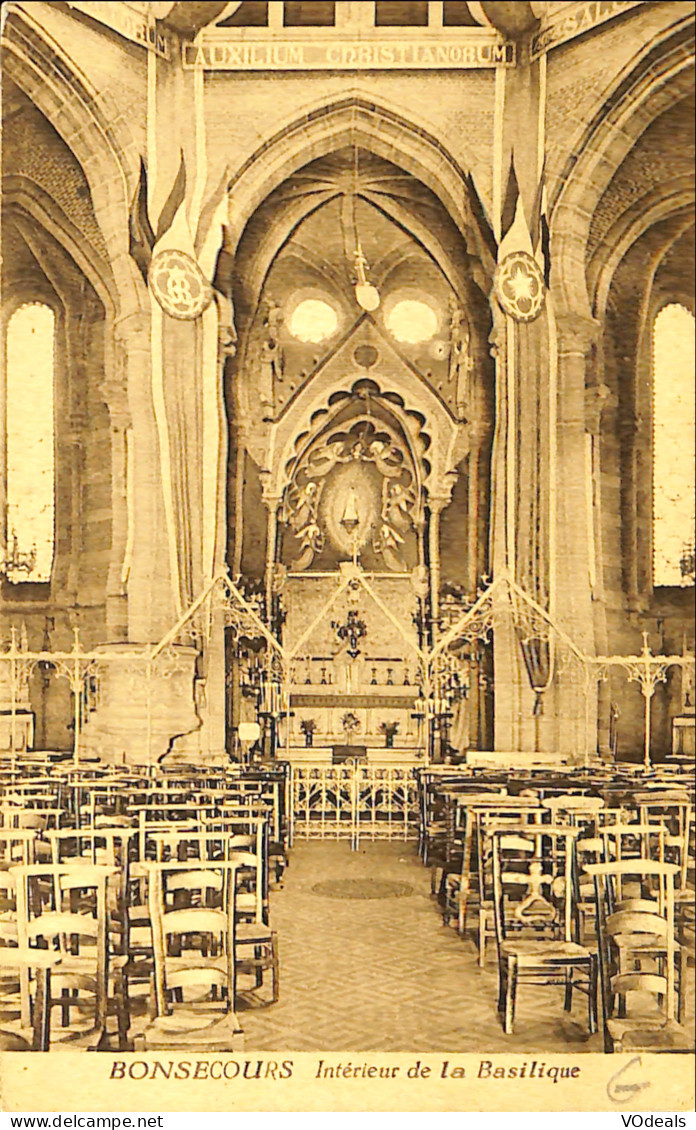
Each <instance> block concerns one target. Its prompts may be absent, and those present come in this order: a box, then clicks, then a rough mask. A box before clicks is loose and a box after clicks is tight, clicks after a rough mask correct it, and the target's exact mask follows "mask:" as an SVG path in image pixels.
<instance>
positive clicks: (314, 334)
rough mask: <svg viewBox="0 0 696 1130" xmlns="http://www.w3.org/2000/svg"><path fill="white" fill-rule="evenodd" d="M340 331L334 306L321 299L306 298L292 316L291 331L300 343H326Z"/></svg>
mask: <svg viewBox="0 0 696 1130" xmlns="http://www.w3.org/2000/svg"><path fill="white" fill-rule="evenodd" d="M337 329H338V315H337V314H336V311H335V310H334V308H333V306H329V303H328V302H322V300H321V299H320V298H305V299H304V300H303V301H302V302H299V303H298V304H297V306H296V307H295V309H294V310H293V312H292V314H291V315H290V323H289V330H290V333H291V334H292V336H293V337H296V338H298V339H299V340H300V341H308V342H312V343H316V342H318V341H325V340H326V338H327V337H331V335H332V334H334V333H335V332H336V330H337Z"/></svg>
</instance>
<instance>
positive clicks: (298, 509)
mask: <svg viewBox="0 0 696 1130" xmlns="http://www.w3.org/2000/svg"><path fill="white" fill-rule="evenodd" d="M320 495H321V490H320V487H319V483H317V482H314V480H313V479H310V481H309V482H308V483H305V484H304V486H299V487H298V486H297V485H293V486H292V487H291V488H290V490H289V491H288V492H287V495H286V498H285V502H284V504H283V511H282V518H283V521H284V522H287V524H288V525H289V526H290V528H291V529H292V531H293V533H294V534H295V537H296V538H297V539H298V541H299V543H300V555H299V557H298V558H297V559H296V560H295V561H294V562H293V567H294V568H295V569H306V568H307V566H308V565H311V563H312V560H313V558H314V554H315V553H320V552H321V550H322V549H323V548H324V535H323V533H322V532H321V530H320V529H319V525H318V523H317V508H318V506H319V498H320Z"/></svg>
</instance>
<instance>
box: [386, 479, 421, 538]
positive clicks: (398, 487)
mask: <svg viewBox="0 0 696 1130" xmlns="http://www.w3.org/2000/svg"><path fill="white" fill-rule="evenodd" d="M384 488H386V489H384ZM384 488H383V496H384V497H383V503H382V506H383V513H384V516H385V517H386V519H387V521H388V522H389V524H390V525H391V526H395V527H396V528H397V529H400V530H406V529H408V527H409V526H410V524H411V514H412V511H413V506H414V503H415V501H416V495H415V491H414V490H413V487H411V486H405V485H404V484H403V483H395V482H389V481H387V480H385V482H384ZM402 540H403V539H402Z"/></svg>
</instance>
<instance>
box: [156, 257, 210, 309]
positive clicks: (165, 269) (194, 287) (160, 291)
mask: <svg viewBox="0 0 696 1130" xmlns="http://www.w3.org/2000/svg"><path fill="white" fill-rule="evenodd" d="M148 280H149V283H150V289H151V290H152V293H153V294H154V296H155V298H156V299H157V301H158V302H159V304H160V306H161V307H162V309H163V310H164V312H165V314H169V316H170V318H178V319H179V320H180V321H186V322H188V321H193V319H194V318H199V317H200V315H201V314H202V313H203V311H204V310H206V309H207V308H208V306H209V305H210V301H211V299H212V297H213V291H212V288H211V286H210V283H209V282H208V281H207V279H206V277H205V275H204V274H203V272H202V271H201V269H200V267H199V266H198V263H197V262H196V260H195V259H194V258H193V257H192V256H191V255H187V253H186V252H185V251H176V250H174V249H172V250H169V251H160V252H158V254H157V255H155V256H154V258H153V260H152V262H151V263H150V270H149V271H148Z"/></svg>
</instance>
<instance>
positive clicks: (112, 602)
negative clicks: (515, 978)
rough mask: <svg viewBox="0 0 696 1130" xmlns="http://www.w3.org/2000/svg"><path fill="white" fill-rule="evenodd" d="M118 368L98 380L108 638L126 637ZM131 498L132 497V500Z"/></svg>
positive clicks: (123, 436) (123, 393)
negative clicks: (105, 462) (106, 511)
mask: <svg viewBox="0 0 696 1130" xmlns="http://www.w3.org/2000/svg"><path fill="white" fill-rule="evenodd" d="M123 377H124V373H123V365H121V368H120V371H119V372H118V373H114V375H113V376H112V377H111V378H109V377H107V378H106V380H105V381H104V382H103V383H102V385H101V388H100V391H101V394H102V396H103V399H104V403H105V404H106V407H107V409H108V412H109V422H110V430H111V557H110V560H109V569H108V573H107V578H106V632H107V637H108V639H109V640H110V641H117V640H119V641H123V640H126V639H127V638H128V601H127V596H126V585H125V575H124V574H125V570H126V568H127V562H126V560H125V555H126V551H127V546H128V521H129V518H128V443H127V432H128V429H129V427H130V424H131V416H130V412H129V411H128V392H127V389H126V386H125V381H124V379H123ZM133 501H134V499H133Z"/></svg>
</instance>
